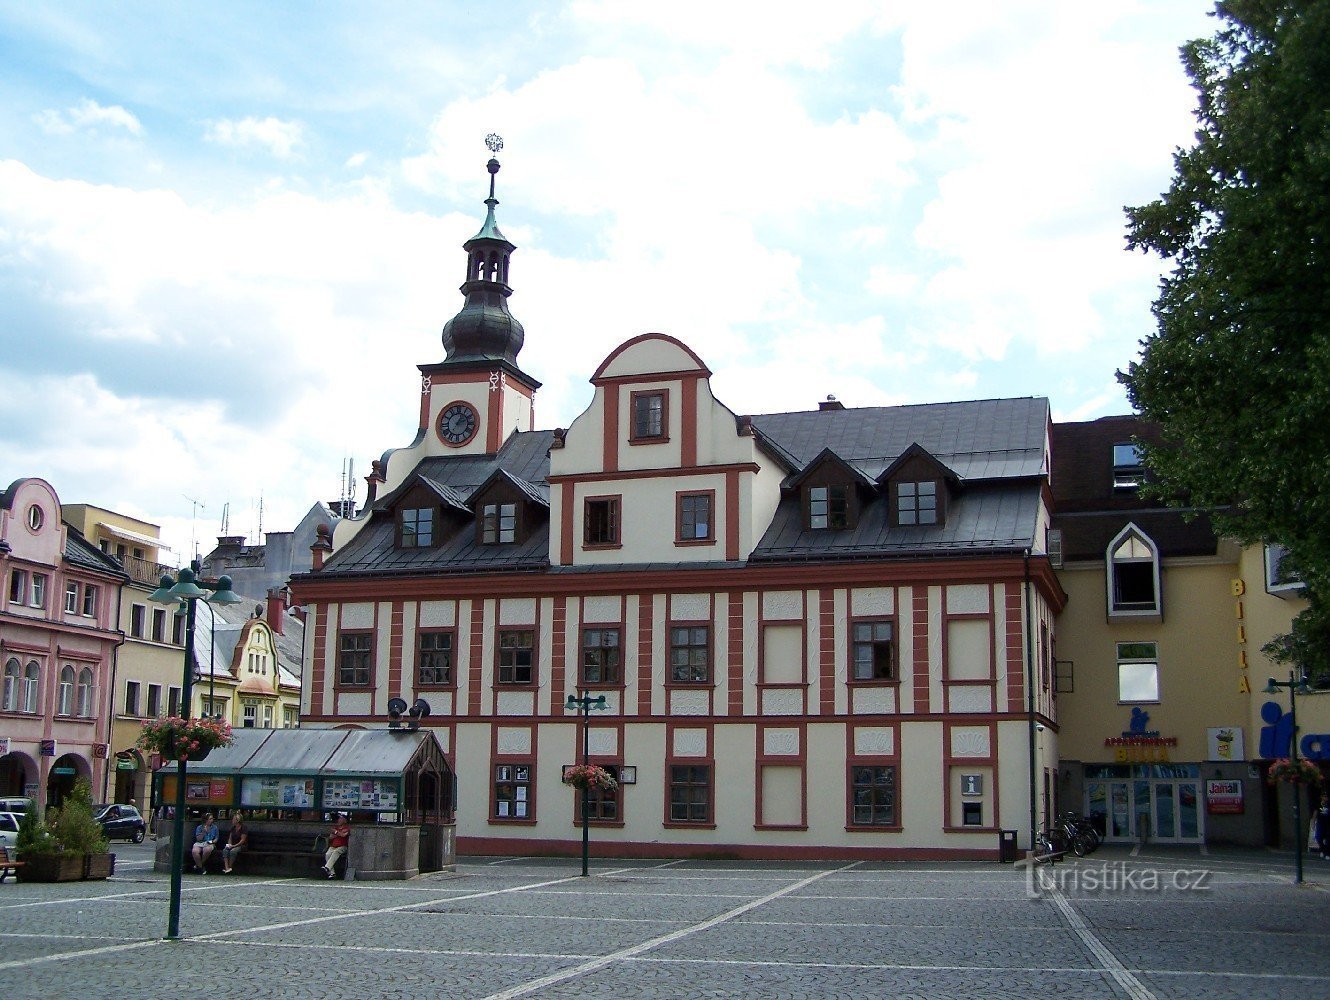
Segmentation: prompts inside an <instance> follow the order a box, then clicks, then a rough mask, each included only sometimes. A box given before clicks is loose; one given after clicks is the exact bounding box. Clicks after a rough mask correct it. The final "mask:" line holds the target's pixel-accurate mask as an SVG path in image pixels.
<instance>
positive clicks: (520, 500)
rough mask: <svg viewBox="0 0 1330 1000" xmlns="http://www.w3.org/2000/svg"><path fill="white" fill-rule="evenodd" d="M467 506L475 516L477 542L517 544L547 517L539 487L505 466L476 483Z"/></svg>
mask: <svg viewBox="0 0 1330 1000" xmlns="http://www.w3.org/2000/svg"><path fill="white" fill-rule="evenodd" d="M467 507H468V509H469V511H470V512H471V513H472V514H473V515H474V517H475V521H476V544H477V545H520V544H521V543H522V542H525V541H526V540H527V539H528V538H529V537H530V536H531V533H532V532H533V531H534V530H535V529H536V528H537V527H539V526H540V525H541V524H542V523H544V522H546V521H548V520H549V516H550V515H549V507H550V504H549V500H548V499H547V498H546V497H545V495H544V494H543V493H542V492H541V490H540V489H539V488H538V487H537V486H535V485H534V484H532V483H528V482H527V481H526V480H524V479H521V478H519V477H517V476H514V475H513V474H512V473H510V472H508V471H507V470H505V469H496V470H495V471H494V473H493V474H492V475H491V476H490V477H489V478H488V479H486V480H485V481H484V482H483V483H481V484H480V485H479V486H477V487H476V488H475V490H473V491H472V493H471V497H470V499H469V500H468V501H467Z"/></svg>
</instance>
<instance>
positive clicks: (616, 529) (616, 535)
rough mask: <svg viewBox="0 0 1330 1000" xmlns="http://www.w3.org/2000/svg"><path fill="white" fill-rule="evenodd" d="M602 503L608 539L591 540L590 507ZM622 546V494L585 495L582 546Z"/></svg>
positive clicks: (605, 547)
mask: <svg viewBox="0 0 1330 1000" xmlns="http://www.w3.org/2000/svg"><path fill="white" fill-rule="evenodd" d="M602 504H603V505H604V506H605V508H606V512H607V520H608V526H609V529H610V530H609V535H610V536H611V537H610V540H608V541H592V540H591V525H592V508H593V506H600V505H602ZM622 547H623V495H622V494H618V493H616V494H613V495H607V496H591V497H586V498H584V499H583V501H582V548H584V549H618V548H622Z"/></svg>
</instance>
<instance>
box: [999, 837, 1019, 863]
mask: <svg viewBox="0 0 1330 1000" xmlns="http://www.w3.org/2000/svg"><path fill="white" fill-rule="evenodd" d="M1016 858H1017V851H1016V831H1015V830H999V831H998V861H1000V862H1002V864H1004V865H1014V864H1015V863H1016Z"/></svg>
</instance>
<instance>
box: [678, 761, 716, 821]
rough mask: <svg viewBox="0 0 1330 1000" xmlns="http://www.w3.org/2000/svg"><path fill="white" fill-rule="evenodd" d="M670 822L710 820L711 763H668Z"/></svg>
mask: <svg viewBox="0 0 1330 1000" xmlns="http://www.w3.org/2000/svg"><path fill="white" fill-rule="evenodd" d="M670 822H671V823H709V822H711V765H710V764H671V765H670Z"/></svg>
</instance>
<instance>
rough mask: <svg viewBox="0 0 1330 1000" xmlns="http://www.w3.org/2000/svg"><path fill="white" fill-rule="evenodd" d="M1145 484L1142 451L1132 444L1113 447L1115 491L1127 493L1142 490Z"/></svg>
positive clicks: (1127, 443)
mask: <svg viewBox="0 0 1330 1000" xmlns="http://www.w3.org/2000/svg"><path fill="white" fill-rule="evenodd" d="M1143 482H1145V466H1144V465H1143V464H1142V463H1141V450H1140V449H1139V448H1138V447H1136V445H1134V444H1132V443H1131V442H1126V443H1124V444H1115V445H1114V446H1113V489H1114V490H1118V491H1122V492H1126V491H1128V490H1136V489H1140V486H1141V483H1143Z"/></svg>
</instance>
